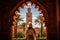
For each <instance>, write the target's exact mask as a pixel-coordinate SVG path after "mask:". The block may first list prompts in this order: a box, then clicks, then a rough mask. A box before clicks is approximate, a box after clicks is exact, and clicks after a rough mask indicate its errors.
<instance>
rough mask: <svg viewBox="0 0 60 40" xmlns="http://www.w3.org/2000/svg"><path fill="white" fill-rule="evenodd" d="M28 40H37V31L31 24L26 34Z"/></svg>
mask: <svg viewBox="0 0 60 40" xmlns="http://www.w3.org/2000/svg"><path fill="white" fill-rule="evenodd" d="M26 40H36V33H35V30H34V29H33V28H32V24H29V27H28V29H27V32H26Z"/></svg>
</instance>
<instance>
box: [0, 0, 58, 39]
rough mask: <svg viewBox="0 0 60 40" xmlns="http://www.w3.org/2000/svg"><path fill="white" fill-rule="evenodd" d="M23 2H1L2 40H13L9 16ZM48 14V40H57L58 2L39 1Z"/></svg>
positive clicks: (0, 30) (12, 0)
mask: <svg viewBox="0 0 60 40" xmlns="http://www.w3.org/2000/svg"><path fill="white" fill-rule="evenodd" d="M20 1H21V0H5V1H3V0H1V1H0V36H1V38H0V39H2V40H11V38H10V33H11V31H10V25H9V20H8V19H9V14H10V12H11V10H12V9H13V8H14V7H15V6H16V5H17V3H19V2H20ZM37 1H38V2H39V3H41V4H42V5H43V6H44V7H45V9H46V10H47V12H48V27H47V40H57V26H56V1H55V0H37Z"/></svg>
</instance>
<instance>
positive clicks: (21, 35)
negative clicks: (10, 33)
mask: <svg viewBox="0 0 60 40" xmlns="http://www.w3.org/2000/svg"><path fill="white" fill-rule="evenodd" d="M15 37H16V38H24V37H25V35H24V34H23V33H22V32H17V33H16V36H15Z"/></svg>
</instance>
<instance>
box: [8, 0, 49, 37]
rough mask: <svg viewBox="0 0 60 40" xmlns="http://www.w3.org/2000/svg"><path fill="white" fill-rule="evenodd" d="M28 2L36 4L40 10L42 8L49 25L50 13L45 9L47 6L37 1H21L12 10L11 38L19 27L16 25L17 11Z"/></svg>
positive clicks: (10, 19)
mask: <svg viewBox="0 0 60 40" xmlns="http://www.w3.org/2000/svg"><path fill="white" fill-rule="evenodd" d="M28 3H31V5H35V8H37V9H38V10H41V12H42V13H43V15H44V18H45V20H44V22H45V24H46V27H48V13H47V10H46V9H45V7H44V6H43V5H41V3H39V2H37V1H21V2H19V3H18V4H17V5H16V6H15V7H14V8H13V9H12V11H11V12H10V15H9V22H10V24H11V27H10V30H11V33H10V36H11V38H12V37H14V34H15V33H14V32H16V30H17V29H16V28H17V27H16V24H17V22H16V18H17V14H16V13H18V12H19V9H20V8H23V7H24V5H27V4H28ZM13 31H14V32H13ZM12 35H13V36H12Z"/></svg>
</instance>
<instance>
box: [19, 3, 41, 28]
mask: <svg viewBox="0 0 60 40" xmlns="http://www.w3.org/2000/svg"><path fill="white" fill-rule="evenodd" d="M29 7H30V8H31V13H32V24H33V28H35V27H38V28H40V27H41V24H40V25H39V24H38V23H37V24H35V22H34V21H35V19H37V16H39V15H40V13H41V11H38V9H36V8H34V7H35V6H33V5H31V4H28V6H24V8H21V9H20V13H19V14H20V15H21V18H23V20H24V21H20V23H23V22H25V23H26V13H27V8H29Z"/></svg>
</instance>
